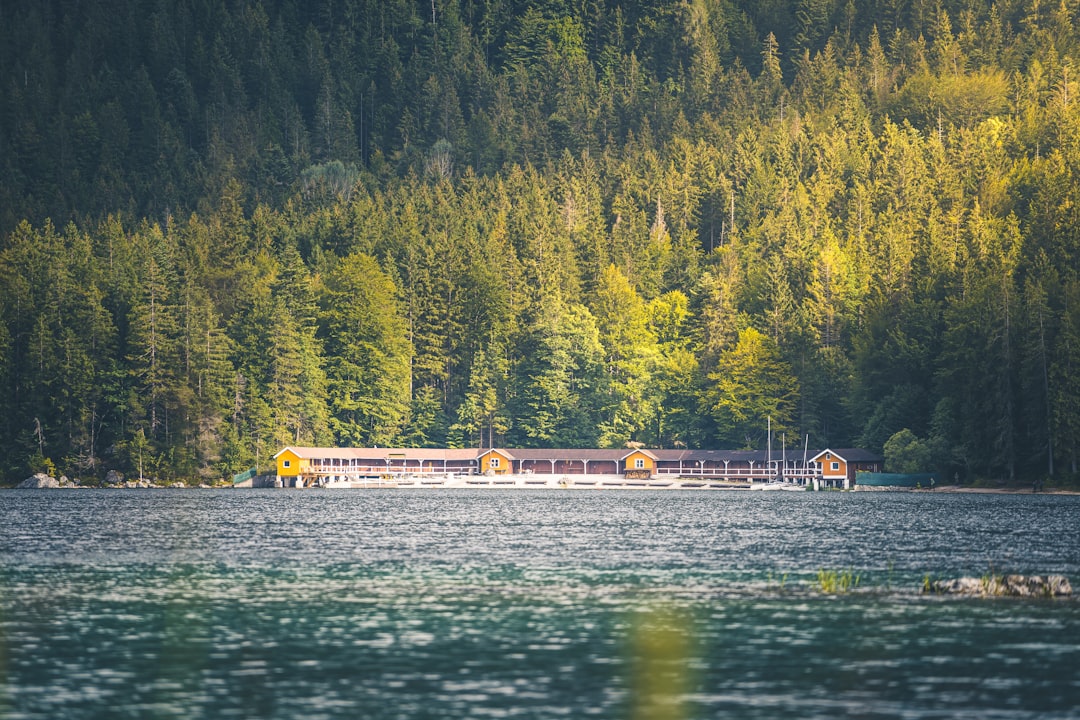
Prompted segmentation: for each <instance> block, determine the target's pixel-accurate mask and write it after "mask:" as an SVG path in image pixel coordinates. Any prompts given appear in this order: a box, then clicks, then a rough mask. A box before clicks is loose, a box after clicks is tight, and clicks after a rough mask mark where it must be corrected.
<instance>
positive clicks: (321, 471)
mask: <svg viewBox="0 0 1080 720" xmlns="http://www.w3.org/2000/svg"><path fill="white" fill-rule="evenodd" d="M474 472H476V470H475V468H473V467H454V466H453V465H448V466H446V467H426V466H425V467H403V466H401V465H308V466H307V468H306V469H304V470H303V471H302V473H301V474H303V475H346V476H349V475H447V474H451V475H471V474H473V473H474Z"/></svg>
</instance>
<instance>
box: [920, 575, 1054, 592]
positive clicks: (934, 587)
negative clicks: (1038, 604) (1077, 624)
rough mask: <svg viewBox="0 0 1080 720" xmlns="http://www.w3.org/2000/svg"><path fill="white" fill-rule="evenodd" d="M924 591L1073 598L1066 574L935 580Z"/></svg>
mask: <svg viewBox="0 0 1080 720" xmlns="http://www.w3.org/2000/svg"><path fill="white" fill-rule="evenodd" d="M924 592H932V593H940V594H943V595H981V596H986V597H1003V596H1010V597H1059V596H1064V595H1072V585H1071V584H1070V583H1069V579H1068V578H1067V577H1065V576H1064V575H989V576H986V577H981V578H973V577H964V578H955V579H953V580H935V581H934V582H931V583H928V584H927V586H926V587H925V588H924Z"/></svg>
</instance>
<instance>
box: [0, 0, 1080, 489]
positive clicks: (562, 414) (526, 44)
mask: <svg viewBox="0 0 1080 720" xmlns="http://www.w3.org/2000/svg"><path fill="white" fill-rule="evenodd" d="M1078 6H1080V3H1078V1H1077V0H1000V1H999V2H984V1H982V0H935V1H934V2H931V1H929V0H877V1H873V0H862V1H860V2H854V0H800V1H799V2H782V1H781V0H663V1H661V0H337V1H334V0H322V1H320V2H299V1H297V0H263V1H262V2H259V1H257V0H112V1H110V2H94V3H86V2H77V1H76V0H41V1H40V2H11V1H3V2H0V400H2V402H3V406H4V412H3V413H0V437H2V438H4V439H5V441H6V442H7V447H6V448H5V449H6V451H7V452H5V453H4V455H3V461H2V462H3V463H4V467H2V468H0V471H2V472H3V473H4V474H5V476H6V477H7V479H8V480H9V481H12V480H17V479H21V477H24V476H25V473H27V472H28V471H30V470H35V471H36V470H42V469H48V470H55V471H56V472H63V473H66V474H68V475H72V476H78V477H82V478H90V477H94V476H98V477H100V476H101V475H102V474H103V473H104V472H105V470H107V469H111V468H116V469H120V470H121V471H125V472H138V469H139V468H142V469H143V472H144V473H145V474H146V475H149V476H156V477H160V478H163V479H165V478H191V479H194V478H199V477H201V478H213V477H220V476H223V475H227V474H229V473H233V472H237V471H239V470H243V469H246V468H248V467H251V466H252V465H253V464H255V463H256V462H258V463H259V464H260V465H261V466H262V467H264V468H265V467H267V466H268V465H269V463H268V459H269V457H270V456H271V455H272V454H273V453H274V452H276V450H278V449H279V448H280V447H281V446H282V445H284V444H286V443H290V444H295V443H299V444H352V445H380V446H382V445H387V444H394V445H408V446H438V445H446V444H449V445H451V446H461V447H468V446H485V445H488V444H492V443H494V444H497V445H504V446H524V447H529V446H536V447H573V446H585V447H588V446H607V447H610V446H622V445H624V444H626V443H627V442H630V441H636V442H640V443H643V444H645V445H646V446H651V447H680V446H687V447H714V448H739V447H758V448H763V447H764V443H765V428H766V423H767V422H768V419H769V418H771V422H772V427H773V428H774V430H776V431H777V433H778V434H777V438H781V437H786V442H787V445H788V447H789V448H792V447H800V448H801V446H802V443H803V442H804V438H805V436H807V435H809V438H810V444H811V446H817V447H824V446H833V447H844V446H852V445H858V446H862V447H866V448H869V449H874V450H878V451H884V452H885V454H886V457H887V459H888V461H889V463H890V465H891V467H892V469H896V470H915V469H928V468H938V469H941V470H943V471H945V472H946V473H947V474H948V477H950V478H951V477H954V476H955V477H959V478H960V479H961V480H963V481H975V480H980V479H995V480H997V479H1004V480H1015V481H1021V480H1027V481H1030V480H1033V479H1040V478H1048V477H1049V478H1053V479H1054V480H1055V481H1057V482H1063V481H1069V480H1070V479H1073V480H1075V478H1076V474H1077V446H1078V442H1080V259H1078V258H1077V252H1078V250H1080V242H1078V240H1080V237H1078V234H1080V182H1078V173H1080V97H1078V95H1080V82H1078V81H1080V64H1078V62H1080V13H1078Z"/></svg>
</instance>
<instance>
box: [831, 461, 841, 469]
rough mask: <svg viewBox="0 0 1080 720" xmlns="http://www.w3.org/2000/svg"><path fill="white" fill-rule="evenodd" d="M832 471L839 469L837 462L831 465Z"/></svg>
mask: <svg viewBox="0 0 1080 720" xmlns="http://www.w3.org/2000/svg"><path fill="white" fill-rule="evenodd" d="M832 469H833V470H839V469H840V463H838V462H834V463H833V464H832Z"/></svg>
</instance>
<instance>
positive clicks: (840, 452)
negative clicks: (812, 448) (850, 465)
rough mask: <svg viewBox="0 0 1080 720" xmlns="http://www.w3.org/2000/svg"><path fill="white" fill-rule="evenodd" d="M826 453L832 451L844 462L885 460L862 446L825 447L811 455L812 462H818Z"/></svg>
mask: <svg viewBox="0 0 1080 720" xmlns="http://www.w3.org/2000/svg"><path fill="white" fill-rule="evenodd" d="M825 453H832V454H833V455H835V456H836V457H838V458H840V459H841V460H843V461H844V462H882V461H883V460H884V458H882V457H881V456H880V455H878V454H877V453H872V452H870V451H869V450H863V449H861V448H825V449H824V450H822V451H820V452H818V453H817V454H815V455H811V456H810V460H811V462H816V461H817V459H818V458H820V457H821V456H822V455H824V454H825Z"/></svg>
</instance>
